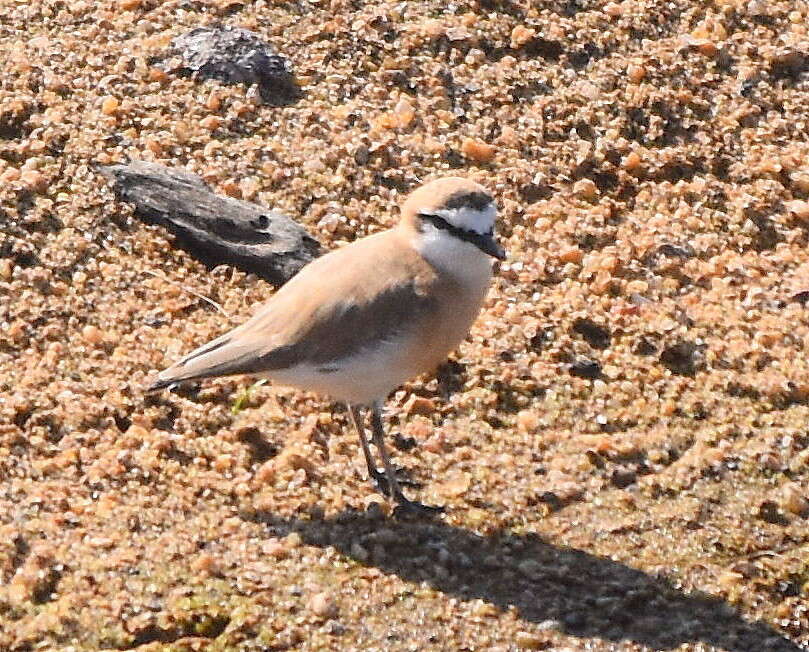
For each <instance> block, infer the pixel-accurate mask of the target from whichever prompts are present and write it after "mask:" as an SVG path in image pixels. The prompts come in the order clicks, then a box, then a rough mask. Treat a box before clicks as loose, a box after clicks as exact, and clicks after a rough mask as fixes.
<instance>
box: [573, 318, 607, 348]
mask: <svg viewBox="0 0 809 652" xmlns="http://www.w3.org/2000/svg"><path fill="white" fill-rule="evenodd" d="M573 332H574V333H578V334H579V335H581V336H582V337H583V338H584V339H585V340H587V342H588V344H589V345H590V346H592V347H593V348H595V349H606V348H607V347H608V346H609V345H610V332H609V331H608V330H607V329H606V328H604V327H603V326H600V325H598V324H596V323H595V322H594V321H592V320H590V319H577V320H576V321H574V322H573Z"/></svg>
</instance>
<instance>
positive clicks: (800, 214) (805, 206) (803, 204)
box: [786, 199, 809, 222]
mask: <svg viewBox="0 0 809 652" xmlns="http://www.w3.org/2000/svg"><path fill="white" fill-rule="evenodd" d="M786 207H787V210H788V211H789V212H790V213H792V214H793V215H794V216H795V217H797V218H798V219H799V220H801V221H802V222H809V201H802V200H799V199H796V200H794V201H790V202H787V203H786Z"/></svg>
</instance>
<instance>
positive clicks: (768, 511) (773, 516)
mask: <svg viewBox="0 0 809 652" xmlns="http://www.w3.org/2000/svg"><path fill="white" fill-rule="evenodd" d="M758 517H759V518H760V519H761V520H762V521H766V522H767V523H773V524H774V525H786V523H787V519H786V517H785V516H784V514H783V513H782V512H781V510H779V509H778V505H777V504H776V503H774V502H773V501H771V500H765V501H764V502H762V503H761V505H759V508H758Z"/></svg>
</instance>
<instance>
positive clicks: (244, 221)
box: [101, 161, 322, 285]
mask: <svg viewBox="0 0 809 652" xmlns="http://www.w3.org/2000/svg"><path fill="white" fill-rule="evenodd" d="M101 172H102V174H104V176H106V177H107V178H108V179H110V180H111V181H112V182H113V189H114V190H115V193H116V195H117V196H118V198H119V199H121V200H122V201H126V202H130V203H132V204H134V205H135V214H136V215H137V216H138V217H140V218H141V219H143V220H144V221H146V222H150V223H154V224H159V225H161V226H165V227H166V228H168V229H169V231H171V232H172V233H174V234H175V235H176V236H177V240H178V244H179V245H180V246H181V247H183V248H184V249H186V250H187V251H188V252H189V253H191V254H192V255H193V256H195V257H196V258H198V259H199V260H201V261H202V262H204V263H206V264H209V265H220V264H222V263H225V264H228V265H233V266H234V267H238V268H239V269H242V270H244V271H245V272H250V273H253V274H256V275H257V276H260V277H261V278H264V279H266V280H267V281H269V282H270V283H273V284H276V285H280V284H283V283H285V282H286V281H288V280H289V279H290V278H292V277H293V276H294V275H295V274H297V273H298V271H300V269H301V268H302V267H303V266H304V265H305V264H306V263H308V262H309V261H311V260H313V259H314V258H316V257H317V256H319V255H320V254H321V253H322V252H321V249H320V244H319V243H318V242H317V241H316V240H315V239H314V238H313V237H312V236H311V235H309V233H307V231H306V230H305V229H304V228H303V227H302V226H301V225H299V224H298V223H297V222H295V221H293V220H292V219H290V218H288V217H286V216H285V215H282V214H281V213H277V212H275V211H271V210H267V209H266V208H263V207H262V206H259V205H257V204H251V203H250V202H246V201H241V200H239V199H233V198H231V197H223V196H221V195H217V194H214V193H213V192H211V191H210V190H209V189H208V186H207V185H206V184H205V182H204V181H203V180H202V179H200V178H199V177H198V176H196V175H194V174H191V173H189V172H186V171H185V170H179V169H176V168H167V167H164V166H162V165H158V164H156V163H146V162H143V161H132V162H131V163H130V164H129V165H112V166H109V167H102V168H101Z"/></svg>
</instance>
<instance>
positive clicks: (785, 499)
mask: <svg viewBox="0 0 809 652" xmlns="http://www.w3.org/2000/svg"><path fill="white" fill-rule="evenodd" d="M781 506H782V507H783V508H784V509H785V510H786V511H788V512H791V513H792V514H796V515H797V516H809V499H807V497H806V493H805V491H804V490H803V488H802V487H801V486H800V485H798V484H797V483H794V482H793V483H790V484H788V485H786V486H785V487H784V489H783V491H782V494H781Z"/></svg>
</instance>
